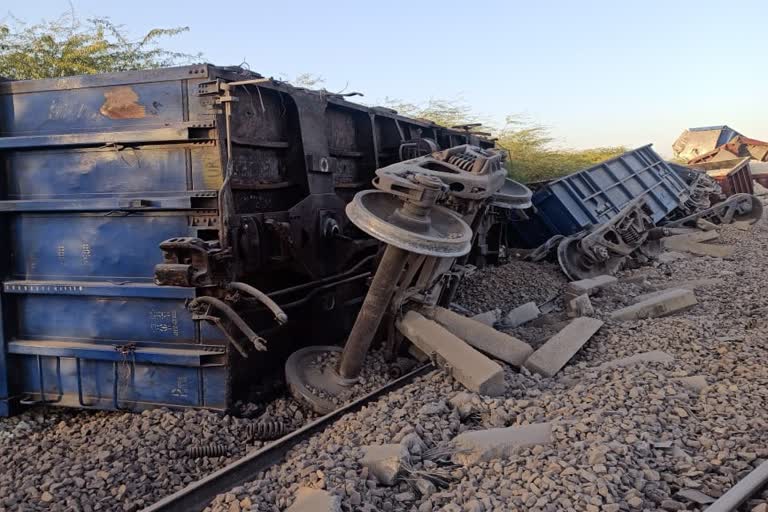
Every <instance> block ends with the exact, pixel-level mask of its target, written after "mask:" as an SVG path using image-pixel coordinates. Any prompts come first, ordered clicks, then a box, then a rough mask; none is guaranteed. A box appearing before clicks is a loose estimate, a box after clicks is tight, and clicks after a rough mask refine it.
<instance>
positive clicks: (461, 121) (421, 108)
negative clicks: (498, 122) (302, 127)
mask: <svg viewBox="0 0 768 512" xmlns="http://www.w3.org/2000/svg"><path fill="white" fill-rule="evenodd" d="M384 104H385V105H386V106H387V107H389V108H391V109H394V110H397V112H398V113H400V114H402V115H404V116H409V117H413V118H416V119H425V120H427V121H432V122H434V123H437V124H439V125H441V126H449V127H450V126H461V125H466V124H472V123H479V122H482V121H481V119H480V117H479V116H478V115H477V114H475V113H474V112H473V111H472V108H471V107H470V106H469V105H467V103H466V102H465V101H464V100H463V99H462V98H455V99H440V98H430V99H429V100H427V101H425V102H423V103H409V102H407V101H402V100H398V99H394V98H386V99H385V101H384Z"/></svg>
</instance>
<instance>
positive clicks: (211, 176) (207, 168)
mask: <svg viewBox="0 0 768 512" xmlns="http://www.w3.org/2000/svg"><path fill="white" fill-rule="evenodd" d="M206 149H207V150H206V151H204V152H203V155H202V161H203V184H204V185H205V188H207V189H211V190H216V189H218V188H219V187H221V184H222V183H223V181H224V178H223V176H222V175H221V161H220V160H219V154H218V152H217V151H216V149H215V148H206Z"/></svg>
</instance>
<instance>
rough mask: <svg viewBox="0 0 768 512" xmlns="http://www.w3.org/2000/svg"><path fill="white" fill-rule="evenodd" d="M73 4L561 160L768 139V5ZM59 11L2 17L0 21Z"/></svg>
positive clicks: (265, 69) (19, 7) (88, 13)
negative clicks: (470, 121)
mask: <svg viewBox="0 0 768 512" xmlns="http://www.w3.org/2000/svg"><path fill="white" fill-rule="evenodd" d="M71 3H72V5H73V6H74V8H75V10H76V12H77V13H78V15H80V16H81V17H84V18H87V17H92V16H109V17H110V18H111V19H112V21H113V22H115V23H118V24H123V25H125V26H126V27H127V28H128V30H129V32H130V33H131V34H132V35H133V36H136V37H138V36H140V35H142V34H143V33H145V32H146V31H147V30H149V29H151V28H155V27H173V26H189V28H190V31H189V32H187V33H184V34H181V35H179V36H176V37H173V38H170V39H167V40H165V41H164V43H163V46H165V47H166V48H168V49H172V50H178V51H183V52H188V53H197V52H202V53H203V56H204V60H206V61H208V62H211V63H214V64H219V65H232V64H239V63H241V62H242V61H244V60H245V61H247V62H248V63H249V65H250V67H251V69H253V70H254V71H257V72H259V73H262V74H264V75H266V76H276V77H277V76H285V77H294V76H296V75H299V74H301V73H313V74H316V75H321V76H322V77H324V78H325V80H326V82H325V84H324V86H325V87H326V88H327V89H328V90H341V89H343V88H345V87H346V90H348V91H350V90H354V91H360V92H362V93H364V94H365V97H364V98H363V99H362V100H363V102H365V103H367V104H381V103H383V102H384V100H385V98H387V97H390V98H397V99H400V100H403V101H408V102H417V103H418V102H422V101H425V100H428V99H429V98H430V97H432V98H457V97H461V98H463V99H464V100H465V101H466V102H467V103H468V104H469V105H470V106H471V107H472V108H473V109H474V110H475V111H477V112H478V113H479V114H480V115H481V116H483V117H484V118H485V119H488V120H490V121H491V122H492V123H493V124H494V125H496V126H498V127H501V126H503V123H504V118H505V117H506V116H507V115H509V114H522V115H525V116H526V117H527V118H528V119H530V120H531V121H533V122H535V123H538V124H543V125H546V126H549V127H550V128H551V130H552V133H553V135H554V136H555V137H556V138H557V140H558V145H560V146H563V147H571V148H585V147H594V146H615V145H626V146H630V147H638V146H641V145H644V144H647V143H649V142H651V143H653V144H654V147H655V149H656V150H657V151H659V152H660V153H662V154H663V155H666V156H669V155H670V154H671V145H672V142H673V141H674V140H675V138H676V137H677V136H678V135H679V134H680V133H681V132H682V131H683V130H684V129H685V128H689V127H694V126H706V125H719V124H727V125H729V126H731V127H733V128H735V129H736V130H738V131H740V132H741V133H744V134H745V135H748V136H750V137H753V138H757V139H763V140H768V126H767V125H766V123H765V122H764V120H765V119H766V118H768V103H767V102H766V101H765V100H764V96H765V90H766V85H767V83H768V80H767V79H768V66H766V65H765V60H764V59H765V55H766V50H768V31H766V30H765V28H764V20H765V19H766V15H767V14H768V2H765V1H762V2H757V1H753V0H742V1H741V2H739V3H738V4H727V3H724V2H722V1H714V0H701V1H692V0H680V1H669V0H667V1H661V0H647V1H645V2H642V3H640V2H615V1H610V2H609V1H602V0H582V1H578V2H567V1H563V0H560V1H541V2H518V1H512V0H510V1H495V2H490V1H489V2H482V1H480V2H474V3H470V4H467V3H465V2H455V3H454V2H447V1H445V0H443V1H440V2H431V1H424V0H422V1H419V2H405V1H399V0H390V1H387V2H377V3H366V2H362V1H359V0H358V1H331V0H327V1H323V2H317V1H314V2H310V1H305V0H294V1H288V2H266V1H263V0H256V1H254V0H251V1H249V2H244V1H241V0H231V1H229V2H226V3H200V4H199V6H196V5H194V4H193V3H192V2H188V1H186V2H181V1H178V0H166V1H162V2H160V1H155V2H150V1H147V0H133V1H132V2H119V3H118V2H115V3H109V2H104V1H103V0H72V2H71ZM69 4H70V3H69V2H67V1H65V0H38V1H36V2H28V3H21V2H17V3H13V4H12V5H11V6H10V7H5V8H0V22H2V21H5V20H7V19H8V14H13V15H14V16H16V17H18V18H20V19H22V20H24V21H27V22H30V23H35V22H38V21H40V20H41V18H43V17H48V18H50V17H56V15H57V14H59V13H62V12H65V11H67V10H69ZM468 6H471V8H470V7H468Z"/></svg>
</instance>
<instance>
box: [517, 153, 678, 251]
mask: <svg viewBox="0 0 768 512" xmlns="http://www.w3.org/2000/svg"><path fill="white" fill-rule="evenodd" d="M688 194H689V188H688V185H686V183H685V182H684V181H683V179H682V178H680V176H678V174H677V173H675V172H674V171H673V170H672V168H671V167H670V166H669V164H668V163H667V162H666V161H664V160H663V159H662V158H661V157H660V156H659V155H658V154H657V153H656V152H655V151H654V150H653V149H652V148H651V145H650V144H649V145H647V146H643V147H640V148H638V149H635V150H632V151H628V152H627V153H624V154H622V155H620V156H617V157H615V158H611V159H609V160H606V161H604V162H601V163H599V164H597V165H594V166H592V167H589V168H587V169H584V170H581V171H578V172H576V173H573V174H570V175H568V176H565V177H562V178H559V179H557V180H554V181H552V182H549V183H548V184H546V185H544V186H542V187H540V188H538V189H537V190H536V192H534V194H533V197H532V199H531V200H532V204H533V207H532V209H531V210H529V215H528V217H529V218H528V219H527V220H524V221H521V222H513V223H510V224H509V226H510V228H511V230H512V235H513V239H514V240H513V242H512V245H513V246H515V244H517V246H520V247H524V248H533V247H537V246H539V245H541V244H543V243H544V242H546V241H547V240H549V239H550V238H552V237H553V236H556V235H562V236H571V235H574V234H576V233H579V232H581V231H583V230H585V229H588V228H590V227H591V226H595V225H600V224H603V223H605V222H608V221H609V220H611V219H613V218H614V217H616V216H617V215H618V214H619V212H621V211H622V210H623V209H624V208H625V207H627V205H629V204H630V203H631V202H633V201H635V200H637V199H638V198H641V197H642V198H644V199H645V205H646V207H647V209H648V213H649V215H650V217H651V219H652V220H653V222H654V223H657V222H659V221H660V220H662V219H663V218H664V217H666V216H667V215H669V213H670V212H672V211H673V210H675V209H676V208H677V207H678V206H679V205H680V204H681V203H682V202H684V201H685V199H686V198H687V196H688Z"/></svg>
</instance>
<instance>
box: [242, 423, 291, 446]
mask: <svg viewBox="0 0 768 512" xmlns="http://www.w3.org/2000/svg"><path fill="white" fill-rule="evenodd" d="M246 433H247V435H248V437H249V438H250V439H255V440H257V441H269V440H271V439H277V438H280V437H283V436H284V435H286V434H287V433H288V427H287V426H286V424H285V423H283V422H282V421H280V420H265V421H259V422H256V423H249V424H248V426H247V427H246Z"/></svg>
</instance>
